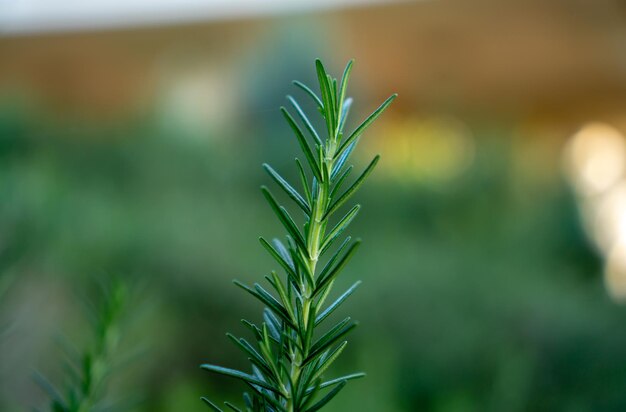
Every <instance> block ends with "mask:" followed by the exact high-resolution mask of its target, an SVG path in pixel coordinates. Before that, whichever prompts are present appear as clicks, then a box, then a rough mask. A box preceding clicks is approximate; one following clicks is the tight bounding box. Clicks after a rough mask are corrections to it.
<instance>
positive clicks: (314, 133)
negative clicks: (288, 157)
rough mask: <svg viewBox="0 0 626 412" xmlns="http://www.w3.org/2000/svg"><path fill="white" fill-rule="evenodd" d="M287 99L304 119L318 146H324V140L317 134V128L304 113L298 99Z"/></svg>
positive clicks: (289, 97)
mask: <svg viewBox="0 0 626 412" xmlns="http://www.w3.org/2000/svg"><path fill="white" fill-rule="evenodd" d="M287 99H289V101H290V102H291V104H292V105H293V107H294V109H296V112H298V115H300V119H302V122H303V123H304V125H305V126H306V128H307V130H308V131H309V133H311V136H312V137H313V139H315V141H316V142H317V144H318V145H320V146H321V145H322V144H323V142H322V139H321V138H320V136H319V134H317V131H316V130H315V128H314V127H313V125H312V124H311V122H310V121H309V118H308V117H306V114H305V113H304V111H303V110H302V108H300V105H299V104H298V102H296V99H294V98H293V97H291V96H287Z"/></svg>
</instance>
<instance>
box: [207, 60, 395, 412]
mask: <svg viewBox="0 0 626 412" xmlns="http://www.w3.org/2000/svg"><path fill="white" fill-rule="evenodd" d="M352 65H353V61H350V62H349V63H348V65H347V66H346V69H345V71H344V73H343V76H342V78H341V81H340V82H338V81H337V79H335V78H332V77H331V76H330V75H328V74H327V73H326V69H325V68H324V65H323V64H322V62H321V61H320V60H316V62H315V66H316V70H317V77H318V81H319V86H320V91H321V97H319V96H318V95H317V94H316V93H315V92H313V91H312V90H311V89H310V88H309V87H307V86H306V85H304V84H302V83H300V82H297V81H296V82H294V84H295V85H296V86H298V87H299V88H301V89H302V90H303V91H304V92H305V93H306V94H307V95H308V96H309V97H310V98H312V99H313V102H314V103H315V104H316V106H317V108H318V110H319V112H320V113H321V115H322V117H323V119H324V124H325V127H326V133H325V136H326V138H325V140H322V136H323V135H322V134H320V133H319V132H318V131H317V130H315V128H314V127H313V123H312V122H311V121H310V120H309V118H308V117H307V115H306V114H305V113H304V111H303V110H302V109H301V107H300V105H299V104H298V103H297V102H296V100H295V99H294V98H293V97H291V96H288V99H289V102H290V103H291V105H292V106H293V107H294V109H295V111H296V113H297V115H298V118H299V119H300V121H301V122H302V123H303V124H304V129H305V130H306V133H305V132H304V131H303V129H302V128H301V127H300V125H299V124H298V122H297V121H296V120H295V119H294V117H293V116H292V115H291V114H290V113H289V111H288V110H287V109H286V108H284V107H281V108H280V110H281V112H282V114H283V116H284V117H285V120H286V121H287V123H288V125H289V126H290V127H291V129H292V131H293V133H294V134H295V136H296V139H297V141H298V144H299V146H300V148H301V150H302V152H303V154H304V158H305V160H306V163H307V165H308V169H309V172H310V174H311V177H308V176H307V173H306V171H305V170H304V168H303V167H302V163H301V162H300V161H299V160H298V159H296V164H297V167H298V172H299V175H300V180H301V185H302V188H301V190H302V191H303V192H302V193H303V194H301V193H300V192H299V191H298V190H297V189H296V188H295V186H294V185H292V184H291V183H289V182H288V181H287V180H286V179H285V178H283V177H282V176H281V175H280V174H279V173H278V172H277V171H275V170H274V169H273V168H272V167H271V166H269V165H267V164H264V165H263V167H264V168H265V170H266V171H267V173H268V174H269V175H270V177H271V178H272V180H273V181H274V182H275V183H276V184H277V186H278V187H279V188H280V189H281V190H283V191H284V192H285V193H286V194H287V196H289V198H290V199H291V200H293V202H294V203H295V205H296V206H297V207H298V208H299V209H300V210H301V211H302V212H303V213H304V218H305V223H304V225H303V228H300V227H298V225H297V224H296V223H295V221H294V219H293V218H292V217H291V215H290V213H289V212H288V210H287V209H286V208H285V207H284V206H281V205H280V204H279V203H278V202H277V201H276V199H275V198H274V196H273V195H272V193H271V192H270V191H269V189H268V188H267V187H262V188H261V190H262V192H263V195H264V196H265V198H266V199H267V201H268V203H269V204H270V207H271V208H272V210H273V211H274V213H275V214H276V216H277V217H278V219H279V221H280V222H281V224H282V225H283V226H284V228H285V230H286V231H287V237H286V242H283V241H281V240H279V239H274V240H273V241H272V242H268V241H267V240H265V239H264V238H262V237H261V238H260V241H261V244H262V245H263V246H264V247H265V249H267V251H268V252H269V254H270V255H271V256H272V257H273V258H274V259H275V260H276V262H278V264H279V265H280V266H281V268H282V269H283V270H284V271H285V274H286V277H285V278H284V279H283V278H281V277H280V276H279V275H278V274H277V273H276V272H274V271H272V272H271V274H270V275H269V276H266V277H265V278H266V280H267V282H268V283H269V285H270V286H271V289H272V290H273V294H272V293H270V291H268V290H267V289H266V288H265V287H263V286H261V285H260V284H258V283H255V284H254V285H253V286H252V287H250V286H246V285H244V284H242V283H240V282H238V281H235V284H236V285H237V286H239V287H241V288H242V289H243V290H245V291H246V292H248V293H250V294H251V295H252V296H254V297H255V298H256V299H258V300H259V301H261V303H263V305H264V306H265V309H264V314H263V320H264V321H263V323H262V324H261V325H260V326H257V325H255V324H253V323H252V322H250V321H247V320H242V322H243V323H244V325H246V326H247V327H248V328H249V329H250V330H251V331H252V334H253V336H254V340H255V341H256V346H254V345H252V344H251V343H249V342H248V341H247V340H246V339H244V338H237V337H235V336H233V335H231V334H228V337H229V338H230V339H231V340H232V341H233V342H234V343H235V344H236V345H237V346H238V347H239V348H240V349H241V350H242V351H243V352H244V354H245V355H246V356H247V357H248V359H249V360H250V362H251V364H252V371H251V372H250V373H246V372H242V371H238V370H234V369H229V368H224V367H221V366H215V365H210V364H204V365H201V367H202V368H203V369H206V370H208V371H211V372H215V373H219V374H222V375H226V376H230V377H233V378H236V379H240V380H242V381H243V382H244V383H246V384H247V385H248V387H249V388H250V391H249V392H247V393H244V404H245V406H244V407H243V409H241V408H239V407H237V406H235V405H233V404H232V403H230V402H225V403H224V404H225V407H226V408H227V409H228V410H233V411H244V410H245V411H249V412H257V411H272V412H273V411H275V412H300V411H307V412H313V411H317V410H319V409H321V408H322V407H323V406H324V405H326V404H327V403H328V402H329V401H330V400H331V399H332V398H333V397H334V396H335V395H337V393H338V392H339V391H340V390H341V389H342V388H343V387H344V386H345V385H346V382H347V381H349V380H352V379H356V378H360V377H362V376H364V374H363V373H354V374H350V375H346V376H342V377H339V378H335V379H331V380H326V381H325V380H324V374H325V372H326V370H327V369H328V367H329V366H330V365H331V364H332V363H333V362H334V361H335V359H337V358H338V357H339V355H340V354H341V353H342V351H343V350H344V349H345V347H346V344H347V341H345V340H344V338H345V336H346V335H347V334H348V333H349V332H350V331H351V330H352V329H354V327H355V326H356V322H354V321H352V320H351V319H350V318H346V319H344V320H342V321H341V322H339V323H337V324H336V325H335V326H333V327H331V328H330V329H329V330H328V331H327V332H325V333H324V334H322V335H320V336H318V335H319V334H318V333H316V330H317V328H318V326H319V325H320V324H321V323H322V322H323V321H324V320H326V319H327V317H328V316H329V315H330V314H331V313H332V312H334V311H335V310H336V309H337V307H338V306H339V305H340V304H341V303H343V302H344V301H345V300H346V298H348V297H349V296H350V295H351V294H352V293H353V292H354V290H355V289H356V288H357V287H358V285H359V284H360V282H357V283H355V284H354V285H352V286H351V287H350V288H349V289H348V290H347V291H345V292H344V293H343V294H341V296H339V298H337V299H336V300H335V301H334V302H332V303H330V304H328V305H325V304H326V300H327V298H328V296H329V294H330V292H331V289H332V288H333V284H334V282H335V279H336V278H337V276H338V275H339V273H340V272H341V270H342V269H343V268H344V267H345V265H346V264H347V263H348V261H349V260H350V258H351V257H352V256H353V255H354V253H355V252H356V250H357V248H358V246H359V244H360V240H354V241H352V239H351V238H350V237H349V236H348V237H347V238H346V239H345V240H344V241H343V243H341V245H340V246H339V247H337V248H336V249H335V250H334V252H332V253H331V252H330V251H331V249H332V247H333V245H334V244H335V242H336V241H337V239H339V238H340V237H341V235H342V234H343V233H344V231H345V230H346V228H347V227H348V225H349V224H350V223H351V222H352V220H353V219H354V218H355V217H356V215H357V214H358V212H359V210H360V205H355V206H353V207H352V208H351V209H350V210H349V211H348V212H347V213H346V214H345V215H344V216H343V217H341V218H340V219H339V220H338V222H337V223H335V224H334V226H332V225H331V223H330V220H331V218H333V217H334V216H335V214H336V212H338V211H339V209H340V207H341V206H343V205H344V204H345V203H346V202H347V201H348V200H350V198H351V197H352V196H353V195H354V193H355V192H356V191H357V189H358V188H359V187H360V186H361V185H362V184H363V182H364V181H365V179H366V178H367V176H368V175H369V174H370V173H371V172H372V170H373V169H374V167H375V166H376V163H377V162H378V156H376V157H375V158H374V159H373V160H372V162H371V163H370V165H369V166H368V167H367V168H366V169H365V171H363V172H362V173H361V175H360V176H359V177H358V178H357V179H356V180H355V181H354V182H353V183H352V184H351V185H350V186H349V187H348V188H347V189H345V190H342V184H343V183H344V182H345V180H346V179H347V177H348V175H349V173H350V171H351V169H352V166H347V165H346V163H347V162H348V160H349V157H350V155H351V153H352V152H353V150H354V148H355V146H356V144H357V142H358V140H359V138H360V137H361V135H362V134H363V132H364V131H365V129H367V127H368V126H370V125H371V124H372V122H373V121H374V120H376V118H377V117H378V116H380V114H381V113H382V112H383V111H384V110H385V109H386V108H387V107H388V106H389V104H390V103H391V102H392V101H393V99H394V98H395V97H396V95H395V94H394V95H392V96H391V97H389V98H388V99H387V100H385V102H383V104H381V105H380V107H378V109H376V110H375V111H374V112H373V113H372V114H371V115H370V116H368V117H367V118H366V119H365V120H364V121H363V122H362V123H361V124H360V125H359V126H358V127H357V128H356V129H355V130H354V131H353V132H351V133H349V134H344V126H345V124H346V118H347V116H348V113H349V109H350V106H351V104H352V99H350V98H347V97H346V91H347V85H348V80H349V77H350V73H351V71H352ZM307 136H308V137H307ZM340 192H341V194H339V193H340ZM326 255H330V256H329V258H328V259H327V260H326V264H325V265H324V266H323V267H322V268H321V269H320V268H319V266H320V265H318V263H319V262H320V260H321V259H322V257H323V256H324V257H325V256H326ZM202 400H203V401H204V402H206V403H207V405H208V406H209V407H210V408H211V409H212V410H214V411H218V412H220V411H221V412H223V410H222V409H220V407H218V406H217V405H216V404H215V403H213V402H211V401H210V400H208V399H206V398H202Z"/></svg>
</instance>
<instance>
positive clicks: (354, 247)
mask: <svg viewBox="0 0 626 412" xmlns="http://www.w3.org/2000/svg"><path fill="white" fill-rule="evenodd" d="M360 244H361V241H359V240H357V241H355V242H354V243H353V244H352V245H350V248H349V249H348V251H347V252H346V253H345V254H344V255H343V256H342V257H341V259H340V260H339V262H337V264H336V265H335V266H333V268H332V269H330V270H329V271H328V274H326V275H325V276H324V277H320V278H319V280H318V284H317V287H316V288H315V292H313V296H317V295H318V294H319V293H320V292H322V291H323V290H324V288H325V287H326V285H328V283H329V282H331V281H332V280H333V279H335V277H336V276H337V275H338V274H339V272H340V271H341V269H343V268H344V266H345V265H346V264H347V263H348V261H349V260H350V258H351V257H352V256H353V255H354V253H355V252H356V251H357V249H358V247H359V245H360Z"/></svg>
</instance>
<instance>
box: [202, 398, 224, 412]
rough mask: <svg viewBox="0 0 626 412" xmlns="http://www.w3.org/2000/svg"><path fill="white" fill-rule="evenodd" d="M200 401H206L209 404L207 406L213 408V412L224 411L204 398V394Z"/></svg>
mask: <svg viewBox="0 0 626 412" xmlns="http://www.w3.org/2000/svg"><path fill="white" fill-rule="evenodd" d="M200 399H202V401H203V402H204V403H206V404H207V405H209V408H211V409H212V410H213V412H224V411H223V410H221V409H220V408H219V407H218V406H217V405H216V404H214V403H213V402H211V401H210V400H208V399H207V398H205V397H204V396H203V397H202V398H200Z"/></svg>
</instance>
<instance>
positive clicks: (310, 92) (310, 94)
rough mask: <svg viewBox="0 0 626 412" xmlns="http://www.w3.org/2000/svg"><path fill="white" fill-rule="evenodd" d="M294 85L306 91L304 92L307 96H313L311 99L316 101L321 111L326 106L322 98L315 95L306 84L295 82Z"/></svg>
mask: <svg viewBox="0 0 626 412" xmlns="http://www.w3.org/2000/svg"><path fill="white" fill-rule="evenodd" d="M293 84H295V85H296V86H298V87H299V88H301V89H302V90H304V92H305V93H306V94H308V95H309V96H311V98H312V99H313V100H314V101H315V103H316V104H317V106H318V107H319V108H320V109H321V108H322V107H323V106H324V103H322V101H321V100H320V98H319V97H318V96H317V94H315V92H314V91H313V90H311V89H310V88H309V86H307V85H306V84H304V83H302V82H299V81H297V80H294V81H293Z"/></svg>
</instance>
